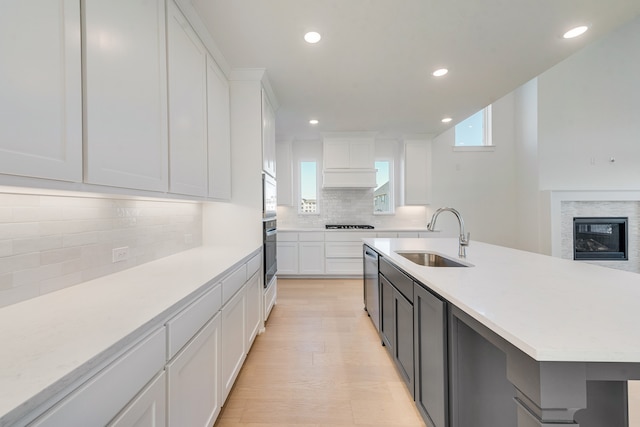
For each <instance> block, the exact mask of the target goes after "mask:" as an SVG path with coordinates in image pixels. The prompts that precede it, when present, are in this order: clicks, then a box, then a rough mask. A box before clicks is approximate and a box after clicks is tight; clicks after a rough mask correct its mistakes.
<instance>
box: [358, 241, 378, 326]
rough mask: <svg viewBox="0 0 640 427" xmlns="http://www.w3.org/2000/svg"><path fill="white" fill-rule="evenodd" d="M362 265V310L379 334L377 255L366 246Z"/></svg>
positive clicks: (363, 249) (363, 248)
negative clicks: (365, 311)
mask: <svg viewBox="0 0 640 427" xmlns="http://www.w3.org/2000/svg"><path fill="white" fill-rule="evenodd" d="M362 254H363V256H362V259H363V265H364V267H363V268H364V275H363V276H364V308H365V310H367V313H369V317H371V321H372V322H373V325H374V326H375V327H376V330H377V331H378V332H380V284H379V282H378V253H377V252H376V251H374V250H373V249H371V248H370V247H369V246H367V245H363V247H362Z"/></svg>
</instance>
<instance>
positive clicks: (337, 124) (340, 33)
mask: <svg viewBox="0 0 640 427" xmlns="http://www.w3.org/2000/svg"><path fill="white" fill-rule="evenodd" d="M192 3H193V5H194V7H195V8H196V10H197V11H198V13H199V14H200V16H201V18H202V20H203V21H204V23H205V25H206V26H207V28H208V29H209V31H210V32H211V34H212V36H213V38H214V40H215V41H216V44H217V46H218V48H219V50H220V52H221V53H222V54H223V55H224V57H225V59H226V60H227V62H228V63H229V65H230V66H231V67H232V68H266V70H267V76H268V78H269V81H270V82H271V85H272V87H273V90H274V92H275V94H276V97H277V99H278V103H279V106H280V107H279V110H278V112H277V121H276V123H277V125H276V133H277V138H278V139H279V140H285V139H293V138H297V139H310V138H312V139H315V138H318V137H319V132H343V131H375V132H380V133H382V134H384V135H388V136H397V135H401V134H415V133H429V134H439V133H441V132H442V131H444V130H445V129H447V128H448V127H450V126H453V125H455V124H456V123H457V122H459V121H461V120H463V119H465V118H466V117H468V116H469V115H471V114H473V113H474V112H476V111H478V110H480V109H481V108H483V107H485V106H486V105H488V104H490V103H492V102H493V101H495V100H497V99H499V98H500V97H502V96H504V95H506V94H507V93H509V92H511V91H512V90H514V89H515V88H517V87H518V86H520V85H522V84H523V83H525V82H527V81H529V80H530V79H532V78H533V77H535V76H537V75H539V74H540V73H541V72H543V71H544V70H546V69H548V68H550V67H551V66H553V65H554V64H556V63H558V62H560V61H561V60H562V59H564V58H566V57H567V56H569V55H571V54H572V53H574V52H575V51H577V50H578V49H580V48H582V47H584V46H585V45H586V44H588V43H591V42H593V41H594V40H595V39H597V38H598V37H601V36H603V35H604V34H605V33H607V32H609V31H611V30H613V29H614V28H616V27H619V26H621V25H622V24H624V23H625V22H627V21H630V20H632V19H633V18H635V17H636V16H638V15H640V0H192ZM584 23H587V24H589V25H590V31H588V32H587V33H586V34H585V35H584V36H582V37H580V38H578V39H573V40H564V39H563V38H562V37H561V36H562V34H563V33H564V32H565V31H566V30H568V29H570V28H571V27H573V26H576V25H580V24H584ZM310 30H315V31H318V32H320V33H321V34H322V36H323V38H322V40H321V41H320V43H318V44H316V45H309V44H307V43H306V42H304V41H303V38H302V37H303V35H304V33H305V32H307V31H310ZM440 67H446V68H448V69H449V70H450V72H449V74H448V75H447V76H446V77H443V78H435V77H432V76H431V73H432V72H433V71H434V70H435V69H437V68H440ZM445 116H450V117H452V118H453V121H452V122H451V123H450V124H448V125H445V124H443V123H441V119H442V118H443V117H445ZM312 118H316V119H318V120H319V121H320V124H319V125H316V126H311V125H309V123H308V122H309V120H310V119H312Z"/></svg>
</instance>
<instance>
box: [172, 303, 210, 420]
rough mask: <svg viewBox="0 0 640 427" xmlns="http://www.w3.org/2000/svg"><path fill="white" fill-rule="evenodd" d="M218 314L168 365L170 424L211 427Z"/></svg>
mask: <svg viewBox="0 0 640 427" xmlns="http://www.w3.org/2000/svg"><path fill="white" fill-rule="evenodd" d="M220 319H221V314H220V313H218V314H217V315H216V316H215V317H214V318H213V319H211V320H210V321H209V322H208V323H207V324H206V325H205V326H204V328H202V329H201V330H200V332H199V333H198V334H197V335H196V336H195V337H194V338H193V339H192V340H191V342H190V343H189V344H187V345H186V346H185V347H184V348H183V349H182V350H181V351H180V353H178V355H177V356H176V357H175V358H174V359H173V360H172V361H171V362H169V364H168V365H167V379H168V381H167V385H168V386H167V390H168V399H169V405H168V408H169V409H168V419H169V426H175V427H179V426H193V427H210V426H212V425H213V422H214V421H215V419H216V417H217V416H218V413H219V412H220V406H221V403H222V402H221V399H220V384H219V378H220V356H219V355H220V351H219V350H220V335H221V334H220V332H221V328H220V325H221V322H220Z"/></svg>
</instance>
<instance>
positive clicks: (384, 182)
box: [373, 160, 393, 214]
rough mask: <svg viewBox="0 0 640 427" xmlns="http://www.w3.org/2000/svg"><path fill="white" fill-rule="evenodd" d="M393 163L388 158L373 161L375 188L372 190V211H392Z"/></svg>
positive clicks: (377, 212)
mask: <svg viewBox="0 0 640 427" xmlns="http://www.w3.org/2000/svg"><path fill="white" fill-rule="evenodd" d="M392 165H393V163H392V162H391V161H390V160H377V161H376V162H375V168H376V169H377V171H376V188H375V190H373V213H374V214H390V213H393V184H392V179H391V178H392V177H393V166H392Z"/></svg>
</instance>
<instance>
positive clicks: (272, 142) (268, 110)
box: [262, 90, 276, 178]
mask: <svg viewBox="0 0 640 427" xmlns="http://www.w3.org/2000/svg"><path fill="white" fill-rule="evenodd" d="M262 170H264V171H265V172H266V173H268V174H269V175H271V176H272V177H274V178H275V177H276V113H275V111H274V110H273V106H272V105H271V102H269V98H268V97H267V94H266V93H265V91H264V90H262Z"/></svg>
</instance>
